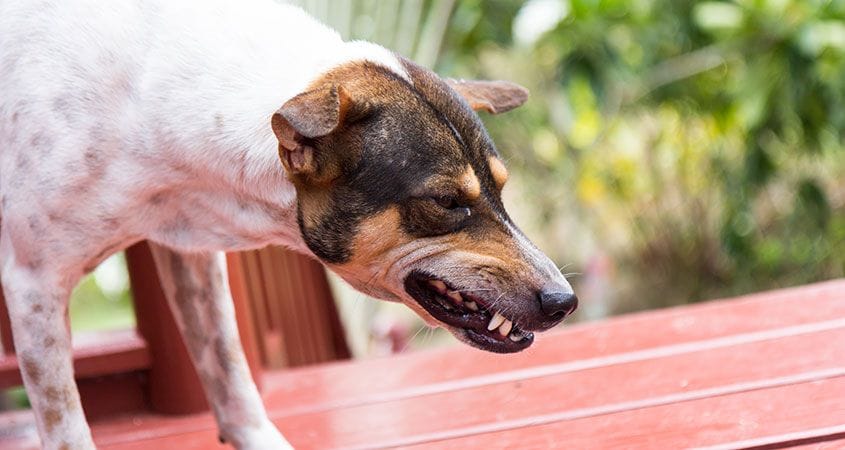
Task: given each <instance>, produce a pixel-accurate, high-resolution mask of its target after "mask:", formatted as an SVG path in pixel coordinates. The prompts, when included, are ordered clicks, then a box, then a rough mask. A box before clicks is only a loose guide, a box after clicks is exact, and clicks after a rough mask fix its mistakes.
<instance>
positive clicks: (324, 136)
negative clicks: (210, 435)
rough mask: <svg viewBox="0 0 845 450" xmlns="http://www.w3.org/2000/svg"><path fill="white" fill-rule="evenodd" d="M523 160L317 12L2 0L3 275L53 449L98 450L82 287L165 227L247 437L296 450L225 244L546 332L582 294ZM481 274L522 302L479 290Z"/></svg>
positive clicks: (167, 262)
mask: <svg viewBox="0 0 845 450" xmlns="http://www.w3.org/2000/svg"><path fill="white" fill-rule="evenodd" d="M452 86H453V87H454V88H455V89H457V90H458V91H460V92H461V94H462V95H463V96H464V97H465V98H466V99H467V100H468V101H469V102H470V103H471V104H473V105H474V106H476V107H479V108H483V109H487V110H489V111H492V112H497V111H498V110H506V109H510V108H512V107H514V106H518V104H520V103H521V102H522V101H524V94H523V93H521V92H520V90H519V89H515V88H514V87H513V86H507V85H496V84H486V85H477V86H476V85H473V84H472V83H467V84H460V83H453V84H452ZM280 107H281V108H280ZM271 117H272V118H273V120H272V128H271V126H270V122H271V120H270V119H271ZM409 117H413V118H414V120H408V118H409ZM274 132H275V134H274ZM421 146H425V147H421ZM280 156H281V162H280ZM505 174H506V172H505V171H504V167H503V166H502V165H501V163H500V162H499V160H498V158H497V156H496V153H495V149H493V147H492V143H490V142H489V139H488V138H487V136H486V133H484V131H483V127H482V126H481V124H480V122H479V121H478V119H477V117H475V115H474V114H473V113H472V112H471V111H470V110H469V108H468V106H467V104H466V103H465V102H464V101H463V100H461V99H460V98H459V97H458V96H457V95H456V94H455V91H453V90H451V88H447V87H446V84H445V83H443V81H441V80H439V78H436V76H434V75H433V74H431V73H430V72H428V71H425V70H424V69H422V68H419V67H418V66H415V65H413V64H412V63H410V62H408V61H406V60H404V59H402V58H401V57H398V56H396V55H394V54H392V53H390V52H389V51H387V50H385V49H383V48H381V47H378V46H376V45H373V44H369V43H363V42H359V43H345V42H343V41H342V40H341V39H340V37H339V36H338V35H337V34H336V33H335V32H333V31H332V30H330V29H328V28H326V27H324V26H323V25H321V24H319V23H317V22H315V21H314V20H312V19H311V18H310V17H308V16H307V15H305V14H304V13H302V12H301V11H300V10H298V9H296V8H293V7H288V6H282V5H277V4H275V3H273V2H271V1H269V0H256V1H255V2H251V3H250V4H249V5H243V4H241V3H240V2H231V1H225V0H202V1H172V0H144V1H109V2H97V1H94V0H69V1H68V0H65V1H58V0H44V1H28V2H22V1H17V0H0V264H2V272H0V276H2V281H3V287H4V289H5V294H6V299H7V303H8V307H9V312H10V315H11V318H12V321H13V331H14V335H15V344H16V348H17V352H18V355H19V358H20V361H21V368H22V374H23V378H24V381H25V384H26V387H27V392H28V393H29V395H30V399H31V401H32V404H33V409H34V410H35V412H36V417H37V421H38V426H39V433H40V435H41V438H42V441H43V444H44V446H45V448H91V447H93V443H92V440H91V437H90V432H89V430H88V427H87V425H86V423H85V419H84V416H83V414H82V410H81V406H80V403H79V397H78V394H77V392H76V389H75V386H74V384H73V374H72V365H71V361H70V356H69V355H70V340H69V336H68V331H67V314H66V308H67V297H68V295H69V293H70V290H71V289H72V288H73V286H74V285H75V284H76V282H77V281H78V280H79V278H80V277H81V276H82V275H83V274H84V273H86V272H87V271H90V270H91V269H93V268H94V267H95V266H96V265H97V264H98V263H99V262H101V261H102V260H103V259H104V258H106V257H107V256H109V255H110V254H112V253H114V252H116V251H119V250H121V249H123V248H125V247H127V246H128V245H130V244H132V243H134V242H136V241H139V240H141V239H147V240H149V241H150V242H151V243H152V248H153V252H154V256H155V258H156V263H157V267H158V270H159V272H160V274H161V277H162V279H163V283H164V285H165V286H164V288H165V291H166V293H167V295H168V298H169V300H170V302H171V306H172V307H173V308H172V309H173V311H174V314H175V316H176V317H177V321H178V322H179V324H180V327H181V328H182V330H183V335H184V338H185V340H186V342H187V344H188V347H189V350H190V352H191V355H192V358H193V360H194V363H195V365H196V366H197V368H198V372H199V374H200V377H201V379H202V381H203V385H204V387H205V390H206V394H207V395H208V397H209V401H210V403H211V405H212V406H213V408H214V412H215V415H216V418H217V420H218V424H219V426H220V432H221V436H222V437H223V438H225V439H226V440H228V441H229V442H231V443H233V444H234V445H235V446H237V447H238V448H282V447H284V446H285V445H286V443H285V441H284V439H283V438H282V437H281V435H280V434H279V433H278V432H277V431H276V429H275V428H274V427H273V425H272V424H271V423H270V422H269V420H268V419H267V417H266V414H265V413H264V410H263V406H262V404H261V400H260V397H259V396H258V393H257V391H256V390H255V387H254V385H253V384H252V382H251V381H250V376H249V372H248V368H247V366H246V364H245V362H244V359H243V355H242V352H241V350H240V343H239V340H238V337H237V329H236V326H235V323H234V315H233V312H232V306H231V302H230V299H229V293H228V287H227V283H226V279H225V270H224V262H223V259H222V257H221V256H219V254H215V253H213V252H216V251H220V250H239V249H247V248H257V247H261V246H264V245H267V244H281V245H285V246H288V247H291V248H293V249H295V250H297V251H300V252H302V253H305V254H308V255H310V256H316V257H318V258H319V259H321V260H322V261H323V262H325V263H327V264H328V265H329V266H330V267H331V268H332V269H334V270H336V271H337V272H338V273H340V274H341V275H342V276H344V278H346V279H347V280H349V281H350V282H352V283H353V284H355V285H356V286H357V287H359V288H361V289H362V290H365V291H367V292H369V293H372V294H374V295H377V296H379V297H382V298H386V299H389V300H396V301H403V302H406V303H407V304H408V305H409V306H411V307H412V308H414V309H415V310H416V311H418V312H419V313H420V314H421V315H422V316H423V317H424V318H426V319H427V320H429V321H430V322H432V323H437V324H441V325H445V326H447V328H449V329H450V330H451V331H452V332H453V333H455V334H456V336H458V337H459V338H461V339H462V340H465V341H467V342H469V343H471V344H472V345H475V346H479V347H482V348H486V349H488V350H492V351H502V352H505V351H517V350H520V349H522V348H524V347H526V346H527V345H530V340H531V335H530V333H529V331H530V330H541V329H545V328H548V327H549V326H551V325H553V324H555V323H558V322H559V321H560V320H561V319H562V318H563V316H565V315H566V314H568V313H569V312H571V310H572V309H574V301H575V300H574V295H572V293H571V289H570V288H569V286H568V284H566V281H565V280H564V279H563V277H562V276H561V275H560V274H559V272H558V271H557V269H556V268H555V267H554V265H553V264H552V263H551V262H550V261H548V259H547V258H545V257H544V256H543V255H542V253H540V252H539V251H537V250H536V248H534V247H533V246H532V245H531V244H530V243H529V242H528V241H527V240H526V239H525V238H524V237H523V236H522V234H521V233H520V232H519V231H518V230H517V229H516V228H515V227H514V226H513V224H512V223H511V222H510V219H509V218H507V215H506V214H505V213H504V209H503V208H502V207H501V203H500V201H499V200H498V198H499V189H501V185H502V184H503V183H504V178H505ZM431 199H434V201H429V200H431ZM478 236H481V237H480V238H479V237H478ZM475 239H480V240H477V241H476V240H475ZM470 248H472V250H470ZM476 248H480V249H481V250H476ZM444 255H445V256H444ZM462 267H463V269H462ZM469 269H472V272H467V270H469ZM462 270H463V272H462ZM427 283H428V284H427ZM479 284H483V285H484V286H486V287H491V286H492V287H494V288H496V289H497V290H498V291H500V292H501V294H500V295H499V297H500V298H501V297H502V296H505V295H507V296H508V297H507V298H506V299H505V300H502V301H500V300H499V299H497V298H495V297H494V298H493V299H490V298H489V297H488V298H484V295H475V296H472V294H471V292H472V291H473V288H476V287H477V286H478V285H479ZM549 286H551V287H549ZM491 289H492V288H491ZM476 290H479V291H482V290H483V289H476ZM457 291H462V292H463V293H464V297H463V298H462V297H461V295H460V294H456V292H457ZM523 291H524V292H523ZM446 296H449V297H451V298H452V300H453V301H455V302H457V305H458V306H456V304H452V306H449V305H446V304H444V303H443V302H442V300H443V298H445V297H446ZM470 298H471V299H472V301H470ZM511 298H513V300H510V299H511ZM537 299H539V301H538V300H537ZM438 302H439V303H438ZM497 303H501V304H502V305H503V306H499V307H496V308H495V309H494V305H496V304H497ZM463 304H468V305H469V307H468V308H463V309H461V308H460V305H463ZM456 308H457V309H456ZM550 308H551V309H550ZM479 310H480V311H479ZM552 310H554V311H552ZM458 312H459V313H460V314H458ZM500 312H501V314H500ZM491 316H492V317H491ZM505 316H507V317H508V318H507V319H506V318H505ZM488 322H490V326H491V327H492V325H494V324H495V325H496V327H492V328H491V329H492V331H491V332H489V333H488V332H485V331H484V330H483V329H484V328H485V327H487V324H488ZM518 326H521V327H522V328H517V327H518ZM523 330H524V331H523ZM497 331H498V332H500V333H501V338H498V337H497V335H496V332H497ZM508 337H510V340H509V339H507V338H508ZM526 338H527V339H526Z"/></svg>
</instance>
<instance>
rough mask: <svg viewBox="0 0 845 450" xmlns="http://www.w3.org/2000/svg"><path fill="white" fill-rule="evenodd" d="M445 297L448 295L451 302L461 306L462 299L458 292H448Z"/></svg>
mask: <svg viewBox="0 0 845 450" xmlns="http://www.w3.org/2000/svg"><path fill="white" fill-rule="evenodd" d="M446 295H448V296H449V298H451V299H452V301H454V302H455V303H457V304H461V303H463V301H464V298H463V297H461V293H460V292H458V291H449V292H447V293H446Z"/></svg>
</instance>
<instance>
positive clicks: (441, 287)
mask: <svg viewBox="0 0 845 450" xmlns="http://www.w3.org/2000/svg"><path fill="white" fill-rule="evenodd" d="M428 284H429V286H431V287H433V288H434V290H436V291H437V292H438V293H440V294H445V293H446V283H444V282H442V281H440V280H428Z"/></svg>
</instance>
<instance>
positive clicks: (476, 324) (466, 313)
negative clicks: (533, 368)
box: [405, 272, 534, 353]
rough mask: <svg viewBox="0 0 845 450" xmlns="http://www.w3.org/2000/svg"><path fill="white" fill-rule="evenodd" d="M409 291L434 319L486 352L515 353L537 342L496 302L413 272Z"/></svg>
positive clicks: (429, 276) (532, 335) (408, 279)
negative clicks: (505, 313) (500, 309)
mask: <svg viewBox="0 0 845 450" xmlns="http://www.w3.org/2000/svg"><path fill="white" fill-rule="evenodd" d="M405 291H406V292H407V293H408V295H410V296H411V297H412V298H413V299H414V300H416V302H417V303H419V304H420V306H422V307H423V309H425V310H426V311H428V313H429V314H431V315H432V317H434V318H435V319H437V320H439V321H440V322H443V323H444V324H446V325H448V326H449V327H452V329H453V330H452V331H454V332H457V334H459V335H460V336H459V337H462V338H464V340H465V341H466V342H467V343H469V344H470V345H473V346H475V347H477V348H480V349H482V350H487V351H489V352H495V353H513V352H518V351H520V350H524V349H526V348H528V347H529V346H530V345H531V344H532V343H533V342H534V334H533V333H530V332H527V331H523V330H521V329H519V327H517V326H516V325H515V324H514V323H513V321H512V320H511V319H508V318H507V317H505V316H504V315H503V314H502V313H501V312H499V311H496V309H495V305H493V304H492V303H493V302H489V301H487V300H486V299H485V298H484V297H482V296H479V295H474V294H473V293H472V292H467V291H466V290H463V291H462V290H460V289H457V288H455V287H453V286H451V285H450V284H449V283H448V282H446V281H444V280H441V279H438V278H435V277H433V276H431V275H428V274H424V273H421V272H413V273H411V274H410V275H408V277H407V278H406V279H405Z"/></svg>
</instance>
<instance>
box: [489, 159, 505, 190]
mask: <svg viewBox="0 0 845 450" xmlns="http://www.w3.org/2000/svg"><path fill="white" fill-rule="evenodd" d="M487 165H488V166H489V167H490V174H491V175H493V181H494V182H495V183H496V188H497V189H499V190H501V189H502V187H504V185H505V183H506V182H507V181H508V169H507V168H506V167H505V164H504V163H503V162H502V160H501V159H499V158H497V157H495V156H490V157H488V158H487Z"/></svg>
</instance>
